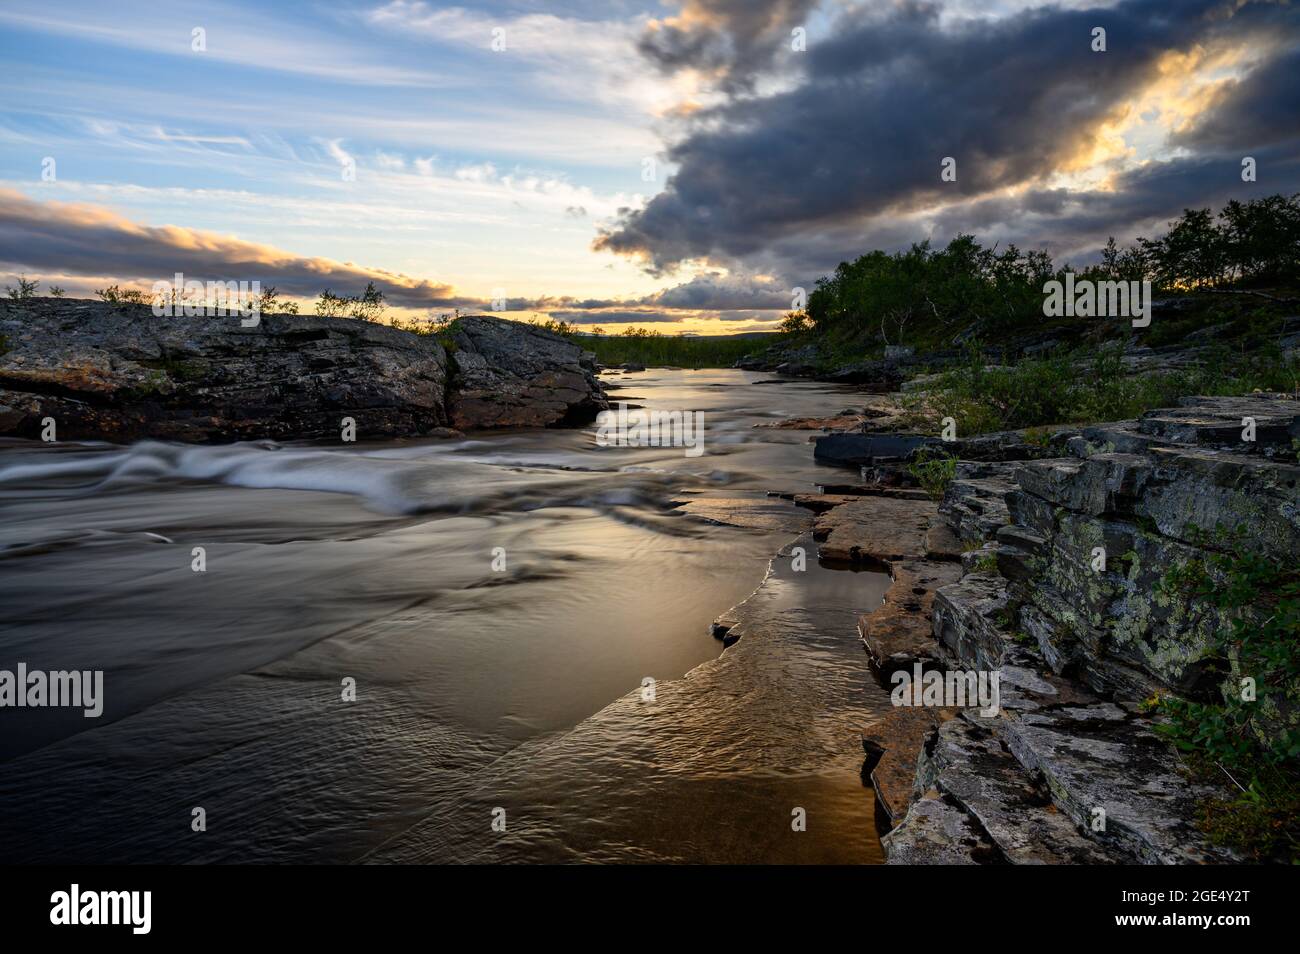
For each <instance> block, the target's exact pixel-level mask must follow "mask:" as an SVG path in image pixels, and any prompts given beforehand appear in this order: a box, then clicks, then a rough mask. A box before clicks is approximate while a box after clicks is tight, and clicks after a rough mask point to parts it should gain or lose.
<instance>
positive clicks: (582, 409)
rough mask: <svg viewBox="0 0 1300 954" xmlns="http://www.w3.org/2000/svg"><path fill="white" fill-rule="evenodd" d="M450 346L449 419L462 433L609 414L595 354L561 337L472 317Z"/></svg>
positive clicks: (576, 420) (574, 422) (456, 328)
mask: <svg viewBox="0 0 1300 954" xmlns="http://www.w3.org/2000/svg"><path fill="white" fill-rule="evenodd" d="M452 341H453V343H454V347H453V350H452V353H451V360H452V364H453V376H452V391H451V399H450V402H449V412H450V416H451V421H452V423H453V425H454V426H456V427H458V428H460V429H462V430H477V429H480V428H500V427H555V426H577V425H582V424H587V423H590V422H591V421H592V420H594V419H595V417H596V415H597V414H599V413H600V412H601V411H603V410H605V409H607V408H608V407H609V401H608V399H607V398H606V396H605V391H604V389H603V388H602V387H601V385H600V382H599V381H598V380H597V379H596V358H595V355H593V354H592V353H591V352H589V351H583V350H582V349H581V348H579V347H578V346H577V345H575V344H573V343H572V342H571V341H569V340H568V339H567V338H565V337H563V336H562V335H558V334H555V333H554V332H550V331H546V330H545V329H542V328H536V327H533V326H532V325H527V324H522V323H520V322H515V321H506V320H505V319H503V318H491V317H488V316H486V315H471V316H468V317H465V318H461V319H459V320H457V322H456V324H455V326H454V330H453V332H452Z"/></svg>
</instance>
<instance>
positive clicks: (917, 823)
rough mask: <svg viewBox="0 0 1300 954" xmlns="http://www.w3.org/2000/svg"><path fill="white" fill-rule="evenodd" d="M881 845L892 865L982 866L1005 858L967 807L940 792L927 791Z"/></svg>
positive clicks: (886, 859)
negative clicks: (967, 810) (1002, 857)
mask: <svg viewBox="0 0 1300 954" xmlns="http://www.w3.org/2000/svg"><path fill="white" fill-rule="evenodd" d="M881 844H882V845H884V848H885V863H886V864H890V865H982V864H991V863H993V864H995V863H997V862H998V861H999V860H1000V859H1001V855H1000V853H999V852H998V850H997V848H996V847H995V846H994V845H993V843H992V842H991V841H989V839H988V836H987V835H986V834H985V833H984V832H983V831H982V830H981V829H980V827H979V825H978V824H976V823H975V821H974V820H973V819H972V818H971V816H970V815H969V814H968V813H967V812H966V810H965V809H963V808H962V807H961V806H960V805H957V804H955V803H953V802H952V801H951V800H949V799H946V798H944V796H943V795H942V794H940V793H939V792H938V791H931V792H927V793H925V795H924V796H923V797H922V798H921V800H920V801H918V802H917V803H916V805H914V806H913V807H912V811H910V812H908V814H907V818H906V819H905V820H904V821H903V822H902V823H901V824H900V825H899V826H898V827H897V828H895V829H894V830H893V831H891V832H890V833H889V834H888V835H886V836H885V837H884V838H882V839H881Z"/></svg>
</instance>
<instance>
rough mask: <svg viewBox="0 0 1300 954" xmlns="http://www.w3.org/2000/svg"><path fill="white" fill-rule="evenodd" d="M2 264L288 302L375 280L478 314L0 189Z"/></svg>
mask: <svg viewBox="0 0 1300 954" xmlns="http://www.w3.org/2000/svg"><path fill="white" fill-rule="evenodd" d="M0 262H4V263H6V265H7V266H8V267H9V268H11V269H12V270H15V271H17V270H23V269H26V270H27V271H29V272H36V273H40V272H54V273H57V274H59V275H68V274H71V275H77V274H81V275H92V276H103V275H112V276H114V277H115V279H117V280H121V281H126V282H141V283H143V284H146V285H151V284H152V283H153V282H155V281H170V280H171V277H172V275H173V274H174V273H176V272H183V273H185V275H186V277H187V278H192V279H194V280H198V281H217V280H221V281H250V282H251V281H260V282H261V283H262V287H263V288H267V287H269V286H271V285H274V286H275V287H276V288H278V289H279V290H280V291H281V292H283V293H285V294H287V295H291V296H302V297H309V298H314V297H315V296H316V295H318V294H319V293H320V292H321V291H322V290H323V289H325V288H330V289H332V290H334V291H335V292H338V293H341V294H355V293H358V292H360V291H361V290H363V289H364V288H365V286H366V283H367V282H371V281H373V282H374V283H375V285H376V286H377V287H378V288H379V289H380V290H381V291H383V293H384V295H385V297H386V298H387V300H388V301H389V303H390V304H392V305H394V306H397V307H406V308H425V307H447V308H449V307H481V306H482V304H483V302H482V300H480V299H473V298H463V297H461V296H459V295H457V294H456V291H455V289H454V288H453V287H452V286H450V285H446V284H438V283H435V282H430V281H428V280H425V279H418V278H413V277H411V276H409V275H403V274H401V273H400V272H391V271H387V270H385V269H380V268H366V267H363V266H359V265H354V264H351V263H341V262H336V261H333V260H332V259H328V258H312V257H304V256H299V255H294V254H292V253H290V252H286V251H283V250H281V249H278V248H275V247H274V246H270V245H260V244H257V243H255V242H247V241H244V240H242V239H238V238H234V237H233V236H226V235H218V234H216V233H213V232H205V231H201V230H199V229H188V228H181V227H178V226H174V225H163V226H149V225H140V224H138V223H136V222H132V221H131V220H129V219H127V218H124V217H123V216H120V215H118V214H117V213H115V212H112V211H110V210H108V209H106V208H104V207H102V206H95V205H88V204H74V203H64V202H37V201H35V200H33V199H29V198H27V197H26V196H24V195H23V194H21V193H19V192H16V191H14V190H11V189H0Z"/></svg>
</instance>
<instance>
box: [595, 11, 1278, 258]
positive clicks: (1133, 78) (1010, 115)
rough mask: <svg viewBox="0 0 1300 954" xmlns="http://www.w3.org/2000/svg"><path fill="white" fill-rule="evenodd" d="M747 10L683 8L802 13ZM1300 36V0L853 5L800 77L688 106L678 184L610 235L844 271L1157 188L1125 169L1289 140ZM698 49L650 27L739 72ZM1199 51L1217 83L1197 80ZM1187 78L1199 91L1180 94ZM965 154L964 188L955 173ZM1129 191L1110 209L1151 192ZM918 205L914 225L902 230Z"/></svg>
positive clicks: (744, 20) (669, 249)
mask: <svg viewBox="0 0 1300 954" xmlns="http://www.w3.org/2000/svg"><path fill="white" fill-rule="evenodd" d="M741 6H742V4H740V3H739V0H737V3H736V4H731V3H716V4H715V3H707V4H706V3H697V2H694V0H692V2H689V3H687V4H686V6H685V8H684V13H683V15H684V16H688V17H695V16H699V17H702V18H704V21H705V22H706V23H708V24H711V26H710V29H712V30H714V31H715V32H716V31H730V32H729V33H728V36H729V37H730V44H731V45H730V46H728V47H727V50H731V49H739V48H742V47H744V46H745V44H747V43H754V42H758V41H757V40H755V39H754V38H755V37H758V38H760V39H761V38H762V37H764V36H765V35H766V33H765V32H764V31H765V30H770V29H772V28H769V27H765V26H763V24H766V23H770V22H774V21H773V20H772V18H777V17H779V16H781V15H788V14H789V13H790V7H791V5H789V4H782V3H765V4H757V5H756V7H757V9H756V10H755V11H748V10H741V9H739V8H740V7H741ZM743 6H745V7H746V8H747V7H748V5H743ZM733 8H734V9H733ZM1096 26H1102V27H1104V28H1105V29H1106V30H1107V33H1108V38H1109V48H1108V51H1107V52H1105V53H1097V52H1093V51H1092V49H1091V47H1090V41H1091V31H1092V29H1093V28H1094V27H1096ZM1298 34H1300V22H1298V18H1297V17H1296V14H1295V10H1294V8H1289V7H1286V6H1282V5H1275V4H1265V3H1250V2H1243V3H1240V4H1235V3H1227V2H1224V0H1187V2H1183V3H1180V4H1178V6H1177V13H1176V15H1171V8H1170V6H1169V4H1168V3H1165V2H1157V0H1128V2H1123V3H1116V4H1115V5H1113V6H1112V7H1111V8H1109V9H1102V10H1086V11H1081V10H1073V9H1063V8H1059V7H1041V8H1034V9H1029V10H1023V11H1021V12H1018V13H1017V14H1016V15H1014V16H1006V17H1002V18H997V19H984V18H980V19H956V20H954V19H952V18H951V17H947V16H945V15H944V9H943V8H942V7H940V6H939V5H938V4H936V3H927V2H921V0H906V2H899V3H896V4H892V5H889V6H888V7H882V6H877V5H871V6H863V7H858V8H852V9H849V10H847V11H846V12H844V13H843V14H842V15H840V16H839V18H838V19H837V20H835V21H834V23H833V25H832V26H831V27H830V28H829V29H826V30H824V31H822V33H821V34H820V35H819V36H818V37H817V38H816V39H815V41H814V39H810V40H809V49H808V52H807V53H806V54H804V55H803V57H802V59H801V61H800V62H801V65H800V66H799V73H798V74H797V75H796V76H795V77H793V80H792V82H790V83H788V84H786V85H785V86H783V87H781V88H780V89H779V90H778V91H776V92H773V93H771V94H770V95H750V94H743V95H740V94H738V95H733V96H731V97H730V98H728V99H727V101H726V102H725V103H723V104H721V105H718V106H713V107H709V108H706V109H702V110H700V111H698V112H697V113H695V114H694V115H693V116H691V117H690V118H689V119H687V120H685V121H684V123H683V125H682V127H681V129H682V133H681V136H680V138H679V139H678V140H677V141H675V142H674V143H673V144H672V145H671V146H670V147H669V149H668V158H669V160H670V161H671V162H672V163H673V164H674V165H675V166H676V172H675V173H674V175H673V176H672V178H671V179H670V180H669V182H668V184H667V186H666V188H665V189H664V191H663V192H661V193H660V194H658V195H656V196H655V197H654V198H653V199H651V200H650V202H649V203H648V204H646V205H645V207H644V208H642V209H639V210H636V209H625V210H622V211H621V213H620V216H619V217H618V219H617V220H616V221H615V222H614V223H613V224H609V225H607V226H606V227H605V228H604V229H603V230H602V232H601V234H600V235H599V236H598V238H597V240H596V241H595V243H594V247H595V248H596V249H597V250H604V251H610V252H614V253H617V254H621V255H626V256H630V257H633V258H636V259H639V260H640V261H642V262H643V263H644V264H645V266H646V267H647V269H648V270H649V271H651V272H652V273H653V274H663V273H665V272H669V271H671V270H673V269H675V268H677V267H679V266H680V265H681V264H682V263H683V262H687V261H692V260H696V261H699V260H707V261H713V262H719V263H728V264H730V263H735V262H737V261H740V262H744V263H746V264H748V265H750V266H751V267H754V268H771V269H776V270H777V271H778V272H779V273H781V274H786V275H790V274H807V272H804V271H802V270H804V269H807V270H808V271H811V272H812V274H813V275H815V274H817V273H822V272H825V271H827V270H829V269H831V268H833V267H834V265H835V264H836V262H837V261H839V259H838V258H835V257H833V256H834V255H836V254H846V253H848V252H849V251H851V250H852V251H853V253H854V254H861V253H862V252H864V251H866V250H868V249H869V248H870V247H871V245H870V244H867V242H866V241H864V238H865V237H866V236H869V235H878V234H886V235H889V237H890V238H891V239H893V244H894V245H895V246H896V245H899V244H906V243H907V242H909V241H912V240H915V239H917V238H920V237H922V236H923V235H925V234H927V232H929V231H932V230H934V229H935V228H936V227H937V226H938V225H939V224H942V226H943V227H945V228H951V229H956V230H963V229H965V228H968V227H970V226H971V225H972V224H974V223H975V222H976V221H978V217H979V215H981V214H982V215H984V216H985V217H986V218H987V217H988V216H989V215H991V214H992V212H993V208H992V206H991V205H989V204H988V203H992V204H993V205H997V206H1000V207H1001V208H1004V209H1006V208H1011V207H1014V206H1015V205H1017V204H1024V203H1027V202H1032V201H1038V202H1042V201H1044V200H1045V199H1047V198H1050V197H1051V196H1052V195H1053V194H1054V193H1055V192H1057V191H1059V190H1061V189H1064V190H1066V191H1067V192H1071V193H1077V194H1078V195H1079V196H1080V197H1081V198H1082V197H1085V196H1088V195H1090V194H1096V195H1097V196H1101V197H1102V198H1103V199H1105V198H1106V196H1107V194H1108V191H1107V190H1108V189H1113V188H1115V187H1117V186H1118V185H1124V186H1126V187H1127V188H1130V189H1132V188H1141V187H1150V185H1151V184H1152V182H1151V180H1149V179H1148V178H1146V177H1143V176H1141V175H1132V174H1130V173H1132V172H1133V171H1134V169H1135V168H1140V166H1141V165H1143V164H1145V163H1148V162H1169V161H1173V160H1175V159H1180V158H1182V159H1186V158H1191V159H1198V158H1203V157H1204V156H1203V155H1192V156H1191V157H1188V156H1185V155H1182V156H1180V155H1179V150H1180V149H1181V150H1182V151H1183V152H1186V151H1187V150H1192V151H1194V152H1198V153H1199V152H1203V150H1205V149H1208V148H1210V147H1218V148H1222V149H1226V148H1227V147H1228V145H1229V144H1231V145H1232V146H1233V147H1235V148H1236V149H1237V150H1239V156H1240V155H1244V154H1248V150H1250V149H1253V148H1255V146H1256V145H1259V144H1264V145H1270V144H1272V145H1273V146H1274V147H1277V146H1278V144H1279V142H1280V141H1285V142H1287V143H1291V144H1294V143H1295V136H1294V132H1295V126H1296V120H1295V111H1294V103H1295V102H1296V101H1297V92H1298V91H1300V88H1298V87H1300V80H1297V75H1300V74H1298V73H1297V71H1296V70H1295V69H1294V54H1295V46H1296V42H1297V35H1298ZM688 39H689V38H688V37H685V36H684V37H683V38H682V42H683V43H686V42H687V41H688ZM696 42H697V47H698V48H695V47H691V48H682V49H680V50H676V52H672V50H670V51H669V52H670V53H671V55H669V53H665V49H667V48H666V47H664V46H663V45H662V44H659V45H658V46H655V44H656V43H658V41H657V40H654V39H653V38H651V39H647V41H646V43H648V44H650V45H651V46H652V47H655V48H654V49H652V50H650V55H651V56H652V58H654V59H656V61H657V62H659V63H660V64H661V65H662V64H671V63H674V62H678V61H680V62H682V63H688V64H690V65H691V66H692V67H700V66H702V65H708V64H710V63H711V64H713V65H714V67H715V68H716V69H719V70H722V71H724V72H725V71H726V70H729V69H739V68H744V67H742V66H740V65H738V64H735V63H732V62H731V61H730V60H729V59H728V56H729V54H728V53H727V50H722V51H721V52H719V49H720V48H718V49H715V48H714V47H715V46H716V45H714V44H709V43H705V44H703V46H700V45H699V41H698V38H697V41H696ZM643 45H644V44H643ZM674 49H675V48H674ZM1188 51H1190V52H1188ZM1171 53H1181V54H1183V55H1182V56H1181V57H1174V58H1173V59H1171V58H1170V54H1171ZM1189 64H1190V66H1193V67H1196V68H1198V69H1202V70H1203V71H1205V73H1206V75H1205V76H1204V77H1199V76H1193V77H1182V76H1180V75H1179V70H1180V69H1184V70H1185V69H1187V68H1188V66H1189ZM1220 74H1222V75H1220ZM1182 80H1185V81H1187V82H1192V83H1193V84H1194V85H1193V88H1192V89H1190V90H1184V89H1174V86H1175V85H1176V81H1182ZM1201 80H1203V83H1202V85H1201V86H1195V83H1197V82H1199V81H1201ZM745 83H746V84H749V85H752V83H750V80H749V79H746V80H745ZM1148 89H1156V90H1158V91H1159V92H1160V95H1161V96H1163V97H1164V98H1156V99H1153V101H1152V107H1151V111H1150V114H1149V115H1144V116H1135V115H1133V114H1131V112H1130V109H1131V104H1132V103H1133V102H1134V101H1136V99H1137V98H1138V97H1139V94H1141V93H1142V91H1144V90H1148ZM1253 117H1259V118H1258V119H1256V118H1253ZM1283 151H1289V152H1290V155H1291V156H1292V157H1294V156H1296V155H1300V150H1296V149H1294V148H1291V147H1288V150H1283ZM949 156H951V157H954V158H955V159H956V161H957V181H956V182H942V181H941V180H940V163H941V160H942V159H943V158H944V157H949ZM1279 162H1281V163H1283V164H1280V165H1276V166H1274V169H1275V171H1278V172H1280V173H1281V175H1279V177H1278V180H1277V181H1275V182H1274V183H1273V188H1272V189H1271V190H1270V191H1279V189H1281V190H1286V189H1289V188H1294V187H1295V185H1296V183H1297V181H1300V173H1297V170H1296V166H1295V163H1294V161H1292V160H1286V159H1285V158H1284V157H1279ZM1228 172H1230V171H1227V172H1225V174H1228ZM1086 177H1091V178H1092V180H1093V181H1088V182H1085V181H1081V180H1082V179H1083V178H1086ZM1195 179H1196V177H1193V176H1186V177H1183V178H1181V180H1180V182H1181V184H1183V185H1187V186H1191V185H1192V184H1193V182H1194V181H1195ZM1058 180H1059V181H1058ZM1236 184H1237V185H1240V184H1241V183H1240V180H1239V178H1238V179H1237V183H1236ZM1203 194H1204V193H1192V192H1188V193H1183V194H1180V195H1178V196H1172V195H1168V194H1165V195H1164V196H1163V199H1164V200H1168V201H1169V202H1172V205H1170V204H1166V205H1165V206H1164V211H1165V212H1166V213H1167V212H1171V211H1172V212H1176V211H1177V210H1178V209H1179V208H1180V207H1181V205H1183V204H1191V205H1196V204H1200V203H1201V196H1202V195H1203ZM1158 197H1159V196H1158V195H1157V194H1156V193H1153V194H1152V198H1158ZM1127 198H1129V199H1130V200H1131V201H1130V202H1129V203H1126V202H1125V201H1124V200H1123V199H1120V200H1119V201H1107V202H1103V205H1113V206H1116V207H1117V208H1119V209H1122V208H1123V207H1124V206H1125V205H1126V204H1134V205H1142V204H1144V203H1142V202H1141V201H1140V197H1127ZM1145 204H1146V205H1154V204H1155V203H1152V202H1148V203H1145ZM963 212H967V213H972V215H971V216H967V215H963ZM1162 214H1163V213H1162ZM908 219H911V221H909V222H908V223H907V224H908V225H909V226H910V228H909V229H906V230H903V229H899V228H897V227H896V224H897V223H899V222H902V221H904V220H908ZM946 237H951V236H950V235H949V236H946ZM1057 237H1058V239H1059V238H1061V236H1059V235H1058V236H1057ZM1069 241H1070V238H1069V237H1065V242H1066V244H1068V243H1069ZM836 249H838V251H835V250H836ZM814 253H821V254H818V255H817V256H816V257H814Z"/></svg>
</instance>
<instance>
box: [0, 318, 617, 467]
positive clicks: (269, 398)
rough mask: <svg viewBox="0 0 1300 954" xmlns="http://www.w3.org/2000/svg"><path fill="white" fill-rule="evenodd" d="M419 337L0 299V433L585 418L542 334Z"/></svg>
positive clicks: (576, 352)
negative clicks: (443, 339)
mask: <svg viewBox="0 0 1300 954" xmlns="http://www.w3.org/2000/svg"><path fill="white" fill-rule="evenodd" d="M455 342H456V347H455V350H454V353H453V354H452V355H450V356H449V354H448V352H447V350H446V349H444V347H443V346H442V344H441V343H440V342H439V341H438V339H437V338H436V337H434V336H431V335H417V334H413V333H411V332H408V331H401V330H399V329H396V328H393V327H390V326H388V325H383V324H377V323H374V322H367V321H360V320H356V319H349V318H319V317H311V316H298V315H263V316H262V317H261V320H260V321H259V322H258V323H257V324H256V325H254V326H252V327H244V326H243V325H242V323H241V321H240V319H239V317H237V316H231V317H177V318H171V317H163V318H160V317H156V316H155V315H154V314H153V312H152V310H151V309H150V308H149V307H148V306H144V305H112V304H109V303H107V302H99V301H79V300H72V299H53V298H38V299H33V300H30V301H23V302H10V301H6V302H2V303H0V434H7V435H14V436H19V437H28V438H36V437H39V436H40V435H41V431H42V427H43V425H42V421H43V420H44V419H45V418H53V419H54V421H55V424H56V427H57V431H56V433H57V436H58V437H59V438H60V439H69V438H71V439H76V438H94V439H101V440H108V441H114V442H127V441H133V440H138V439H141V438H155V439H162V440H174V441H184V442H190V443H219V442H226V441H238V440H257V439H266V438H270V439H276V440H338V439H339V436H340V433H341V430H342V426H343V423H342V422H343V418H345V417H350V418H352V419H353V420H354V421H355V422H356V436H357V438H358V439H359V440H368V439H377V438H393V437H406V436H415V435H421V434H435V435H436V434H451V433H454V432H453V431H451V430H450V429H449V425H452V424H453V422H454V424H455V426H457V427H460V428H479V427H533V426H550V425H556V424H571V423H585V422H586V421H589V420H591V419H592V418H593V417H594V415H595V414H596V412H597V411H598V410H599V409H601V408H603V407H604V406H606V405H605V398H604V392H603V391H602V390H601V388H600V385H599V384H598V383H597V382H596V380H595V375H594V371H593V368H594V363H593V362H592V360H591V359H590V356H588V355H586V354H584V353H583V352H582V350H581V349H579V348H578V347H576V346H575V345H572V344H569V343H568V342H567V341H565V340H564V339H563V338H560V337H559V336H556V335H552V334H550V333H549V332H545V331H542V330H541V329H536V328H532V327H531V326H528V325H523V324H518V323H514V322H506V321H502V320H500V319H495V318H486V317H470V318H464V319H461V320H460V322H459V324H458V326H457V329H456V332H455Z"/></svg>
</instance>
